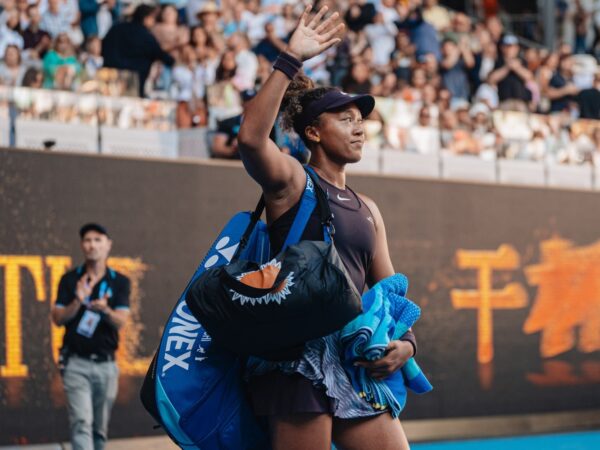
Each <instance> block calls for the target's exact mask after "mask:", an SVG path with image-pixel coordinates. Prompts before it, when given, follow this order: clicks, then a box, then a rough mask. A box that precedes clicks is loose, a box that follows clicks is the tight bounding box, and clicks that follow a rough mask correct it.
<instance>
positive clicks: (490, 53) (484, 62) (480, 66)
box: [474, 39, 498, 87]
mask: <svg viewBox="0 0 600 450" xmlns="http://www.w3.org/2000/svg"><path fill="white" fill-rule="evenodd" d="M497 60H498V46H497V45H496V43H495V42H493V41H492V40H491V39H490V41H489V42H487V43H485V44H483V45H482V48H481V52H480V53H478V54H477V55H476V57H475V68H474V71H475V77H474V78H475V81H476V83H477V87H479V85H480V84H481V83H484V82H485V81H486V80H487V78H488V75H489V74H490V73H492V71H493V70H494V67H495V66H496V61H497Z"/></svg>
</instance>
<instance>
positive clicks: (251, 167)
mask: <svg viewBox="0 0 600 450" xmlns="http://www.w3.org/2000/svg"><path fill="white" fill-rule="evenodd" d="M310 10H311V7H310V6H309V7H307V8H306V9H305V11H304V13H303V14H302V17H301V18H300V21H299V24H298V27H297V28H296V30H295V31H294V33H293V34H292V37H291V39H290V42H289V45H288V47H287V49H286V51H285V52H283V53H282V54H281V55H280V56H279V57H278V59H277V61H276V62H275V64H274V66H273V67H274V70H273V72H272V73H271V75H270V76H269V78H268V79H267V80H266V82H265V84H264V85H263V87H262V88H261V89H260V91H259V92H258V94H257V95H256V97H255V98H254V99H253V100H252V101H251V103H250V104H249V105H248V108H247V110H246V113H245V117H244V120H243V122H242V126H241V128H240V131H239V136H238V142H239V149H240V153H241V156H242V160H243V162H244V166H245V168H246V170H247V171H248V173H249V174H250V176H251V177H252V178H253V179H254V180H255V181H256V182H257V183H258V184H260V186H261V187H262V190H263V192H264V196H265V201H266V213H267V222H268V224H269V235H270V240H271V246H272V249H273V250H274V252H273V253H274V254H275V253H277V250H278V249H280V248H281V247H282V245H283V242H284V240H285V237H286V235H287V232H288V231H289V228H290V226H291V224H292V222H293V219H294V217H295V214H296V209H297V205H298V203H299V201H300V198H301V196H302V193H303V192H304V188H305V183H306V174H305V171H304V169H303V167H302V165H301V164H300V163H299V162H298V161H297V160H295V159H294V158H292V157H290V156H289V155H286V154H285V153H282V152H281V151H280V149H279V148H278V147H277V145H276V144H275V143H274V142H273V141H272V140H270V139H269V133H270V131H271V128H272V127H273V125H274V123H275V120H276V118H277V116H278V113H279V110H280V107H282V108H283V122H284V125H287V126H288V127H291V128H293V129H294V130H295V131H296V132H297V133H298V134H299V135H300V137H301V138H302V139H303V141H304V142H305V144H306V145H307V147H308V148H309V149H310V151H311V158H310V162H309V165H310V167H312V168H313V169H314V170H315V171H316V173H317V174H318V175H319V178H320V184H321V186H322V187H323V189H324V190H325V191H326V192H327V193H328V198H329V203H330V207H331V210H332V212H333V214H334V219H333V223H334V226H335V230H336V234H335V237H334V243H335V246H336V249H337V251H338V253H339V254H340V256H341V258H342V260H343V262H344V264H345V266H346V268H347V269H348V273H349V275H350V278H351V279H352V281H353V282H354V284H355V285H356V287H357V289H358V290H359V292H363V291H364V288H365V286H366V285H369V286H372V285H373V284H375V283H376V282H377V281H379V280H381V279H383V278H386V277H388V276H390V275H393V274H394V268H393V267H392V262H391V259H390V255H389V250H388V246H387V240H386V234H385V226H384V223H383V219H382V217H381V214H380V212H379V210H378V208H377V206H376V205H375V203H374V202H373V200H371V199H369V198H368V197H366V196H364V195H361V194H356V193H355V192H354V191H353V190H352V189H350V188H349V187H347V186H346V173H345V167H346V164H349V163H354V162H357V161H359V160H360V158H361V154H362V148H363V144H364V141H365V133H364V129H363V118H364V117H366V116H367V115H369V113H370V112H371V111H372V109H373V107H374V99H373V97H371V96H368V95H360V96H351V95H348V94H345V93H343V92H341V91H340V90H337V89H335V88H323V87H320V88H314V86H313V85H312V82H311V80H310V79H308V78H307V77H305V76H303V75H301V74H300V70H301V66H302V61H305V60H307V59H309V58H312V57H314V56H316V55H318V54H320V53H322V52H324V51H326V50H327V49H329V48H330V47H332V46H334V45H336V44H337V43H339V42H340V38H339V35H340V33H342V32H343V28H344V25H343V24H341V23H339V15H338V13H337V12H335V13H333V14H331V15H330V16H329V17H326V14H327V7H326V6H325V7H323V8H321V10H320V11H318V13H317V14H315V15H314V16H311V15H310ZM303 239H313V240H322V239H323V230H322V227H321V225H320V220H319V216H318V212H317V211H315V212H314V213H313V216H311V218H310V220H309V223H308V225H307V227H306V229H305V231H304V234H303ZM307 326H310V324H307ZM415 349H416V344H415V342H414V336H413V335H412V333H410V332H409V333H407V335H405V336H404V337H403V340H399V341H394V342H392V343H391V344H390V345H389V347H388V349H387V352H386V356H385V357H384V358H382V359H380V360H377V361H374V362H364V363H360V364H361V365H364V366H365V367H366V368H367V370H368V371H369V373H370V375H371V376H372V377H374V378H376V379H382V378H385V377H386V376H388V375H389V374H391V373H393V372H395V371H397V370H399V369H400V368H401V367H402V366H403V365H404V363H405V362H406V361H407V360H408V359H409V358H410V357H412V356H413V354H414V352H415ZM338 354H339V342H338V340H337V339H336V335H335V334H333V335H330V336H327V337H325V338H321V339H316V340H314V341H310V342H308V343H306V345H305V349H304V353H303V355H302V357H301V358H300V360H297V361H293V362H287V363H274V362H273V363H270V362H265V363H264V364H262V363H261V364H257V365H256V364H255V365H254V366H253V367H249V368H248V371H249V377H250V378H249V380H250V381H249V388H250V395H251V399H252V403H253V407H254V410H255V413H256V414H257V415H261V416H267V417H268V423H269V432H270V436H271V442H272V445H273V448H274V450H294V449H302V450H306V449H310V450H329V449H330V448H331V443H332V441H333V442H334V443H335V445H336V446H337V447H338V448H339V449H346V450H354V449H356V450H359V449H360V450H369V449H377V450H404V449H408V448H409V446H408V442H407V439H406V436H405V434H404V431H403V429H402V426H401V424H400V421H399V420H397V419H393V418H392V417H391V415H390V414H387V413H385V412H383V413H382V412H381V411H375V410H374V409H373V408H372V407H371V406H370V405H369V404H367V402H365V401H364V400H362V399H361V398H360V397H359V396H358V395H357V394H356V393H355V392H354V390H353V388H352V385H351V384H350V382H349V379H348V377H347V376H346V374H345V372H344V370H343V368H342V366H341V363H340V360H339V356H338Z"/></svg>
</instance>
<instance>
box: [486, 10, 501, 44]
mask: <svg viewBox="0 0 600 450" xmlns="http://www.w3.org/2000/svg"><path fill="white" fill-rule="evenodd" d="M485 28H486V30H487V31H488V32H489V33H490V37H491V38H492V41H493V42H495V43H496V44H497V45H500V42H501V40H502V36H504V25H503V24H502V21H501V20H500V18H499V17H498V16H489V17H487V18H486V19H485Z"/></svg>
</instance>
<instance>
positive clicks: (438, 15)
mask: <svg viewBox="0 0 600 450" xmlns="http://www.w3.org/2000/svg"><path fill="white" fill-rule="evenodd" d="M423 18H424V19H425V21H427V22H429V23H430V24H431V25H433V27H434V28H435V29H436V30H437V32H438V33H443V32H445V31H448V29H450V24H451V21H452V15H451V14H450V12H449V11H448V9H447V8H445V7H444V6H440V5H439V1H438V0H424V1H423Z"/></svg>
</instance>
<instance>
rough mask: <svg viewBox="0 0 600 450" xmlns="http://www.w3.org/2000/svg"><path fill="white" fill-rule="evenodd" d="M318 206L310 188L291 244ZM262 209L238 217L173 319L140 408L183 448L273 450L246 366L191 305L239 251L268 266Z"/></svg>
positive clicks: (204, 263)
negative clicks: (199, 285)
mask: <svg viewBox="0 0 600 450" xmlns="http://www.w3.org/2000/svg"><path fill="white" fill-rule="evenodd" d="M310 183H311V180H310V178H309V177H308V176H307V186H309V185H310ZM316 204H317V200H316V197H315V195H314V192H313V190H312V189H305V190H304V194H303V196H302V199H301V204H300V208H299V212H298V214H297V215H296V218H295V220H294V224H293V225H292V228H291V232H290V235H289V236H288V240H290V239H292V240H296V241H297V240H299V239H300V236H301V234H302V232H303V230H304V228H305V226H306V223H307V222H308V218H309V216H310V214H311V213H312V211H313V210H314V208H315V207H316ZM263 209H264V199H263V198H261V200H260V202H259V204H258V206H257V207H256V210H255V211H254V212H253V213H250V212H241V213H238V214H236V215H235V216H234V217H233V218H232V219H231V220H230V221H229V222H228V223H227V225H226V226H225V228H223V230H222V231H221V233H220V234H219V237H218V238H217V239H216V241H215V242H214V244H213V245H212V247H211V248H210V250H209V251H208V253H207V255H206V256H205V258H204V259H203V260H202V262H201V263H200V265H199V267H198V268H197V269H196V272H195V273H194V275H193V277H192V279H191V280H190V282H189V283H188V285H187V287H186V288H185V290H184V292H183V293H182V294H181V296H180V297H179V300H178V301H177V304H176V305H175V308H174V309H173V311H172V312H171V315H170V316H169V320H168V321H167V323H166V325H165V329H164V332H163V335H162V337H161V341H160V346H159V348H158V350H157V352H156V354H155V355H154V358H153V360H152V363H151V364H150V368H149V369H148V373H147V374H146V377H145V379H144V383H143V385H142V388H141V391H140V398H141V401H142V404H143V405H144V407H145V408H146V410H147V411H148V412H149V413H150V414H151V415H152V416H153V417H154V419H155V420H156V421H157V422H158V423H159V424H160V425H161V426H162V427H163V428H164V429H165V431H166V432H167V434H168V435H169V436H170V438H171V439H172V440H173V441H174V442H175V443H176V444H177V445H179V446H180V447H181V448H183V449H198V450H268V449H269V448H270V444H269V440H268V436H267V434H266V433H265V432H264V431H263V430H262V429H261V427H260V426H259V424H258V421H257V419H256V418H255V417H254V415H253V413H252V410H251V407H250V403H249V400H248V399H247V396H246V393H245V390H244V385H243V380H242V377H243V371H244V363H245V360H244V359H242V358H240V357H239V356H237V355H235V354H233V353H230V352H228V351H226V350H224V349H223V348H219V347H218V346H216V345H213V343H212V340H211V337H210V336H209V335H208V333H207V332H206V331H205V330H204V329H203V327H202V325H201V324H200V323H199V322H198V321H197V320H196V318H195V317H194V316H193V315H192V314H191V313H190V311H189V309H188V307H187V305H186V302H185V297H186V293H187V291H188V289H189V287H190V285H191V284H192V283H193V282H194V281H195V280H196V279H197V278H198V277H199V276H200V275H201V274H202V273H203V272H204V271H206V270H207V269H209V268H212V267H217V266H222V265H226V264H228V263H229V262H230V261H231V259H232V258H233V257H234V255H236V253H237V252H239V257H240V258H242V259H245V260H249V261H254V262H257V263H265V262H267V261H268V260H269V256H270V254H269V253H270V248H269V238H268V234H267V226H266V224H265V223H263V222H262V221H260V220H259V219H260V215H261V214H262V210H263Z"/></svg>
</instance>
